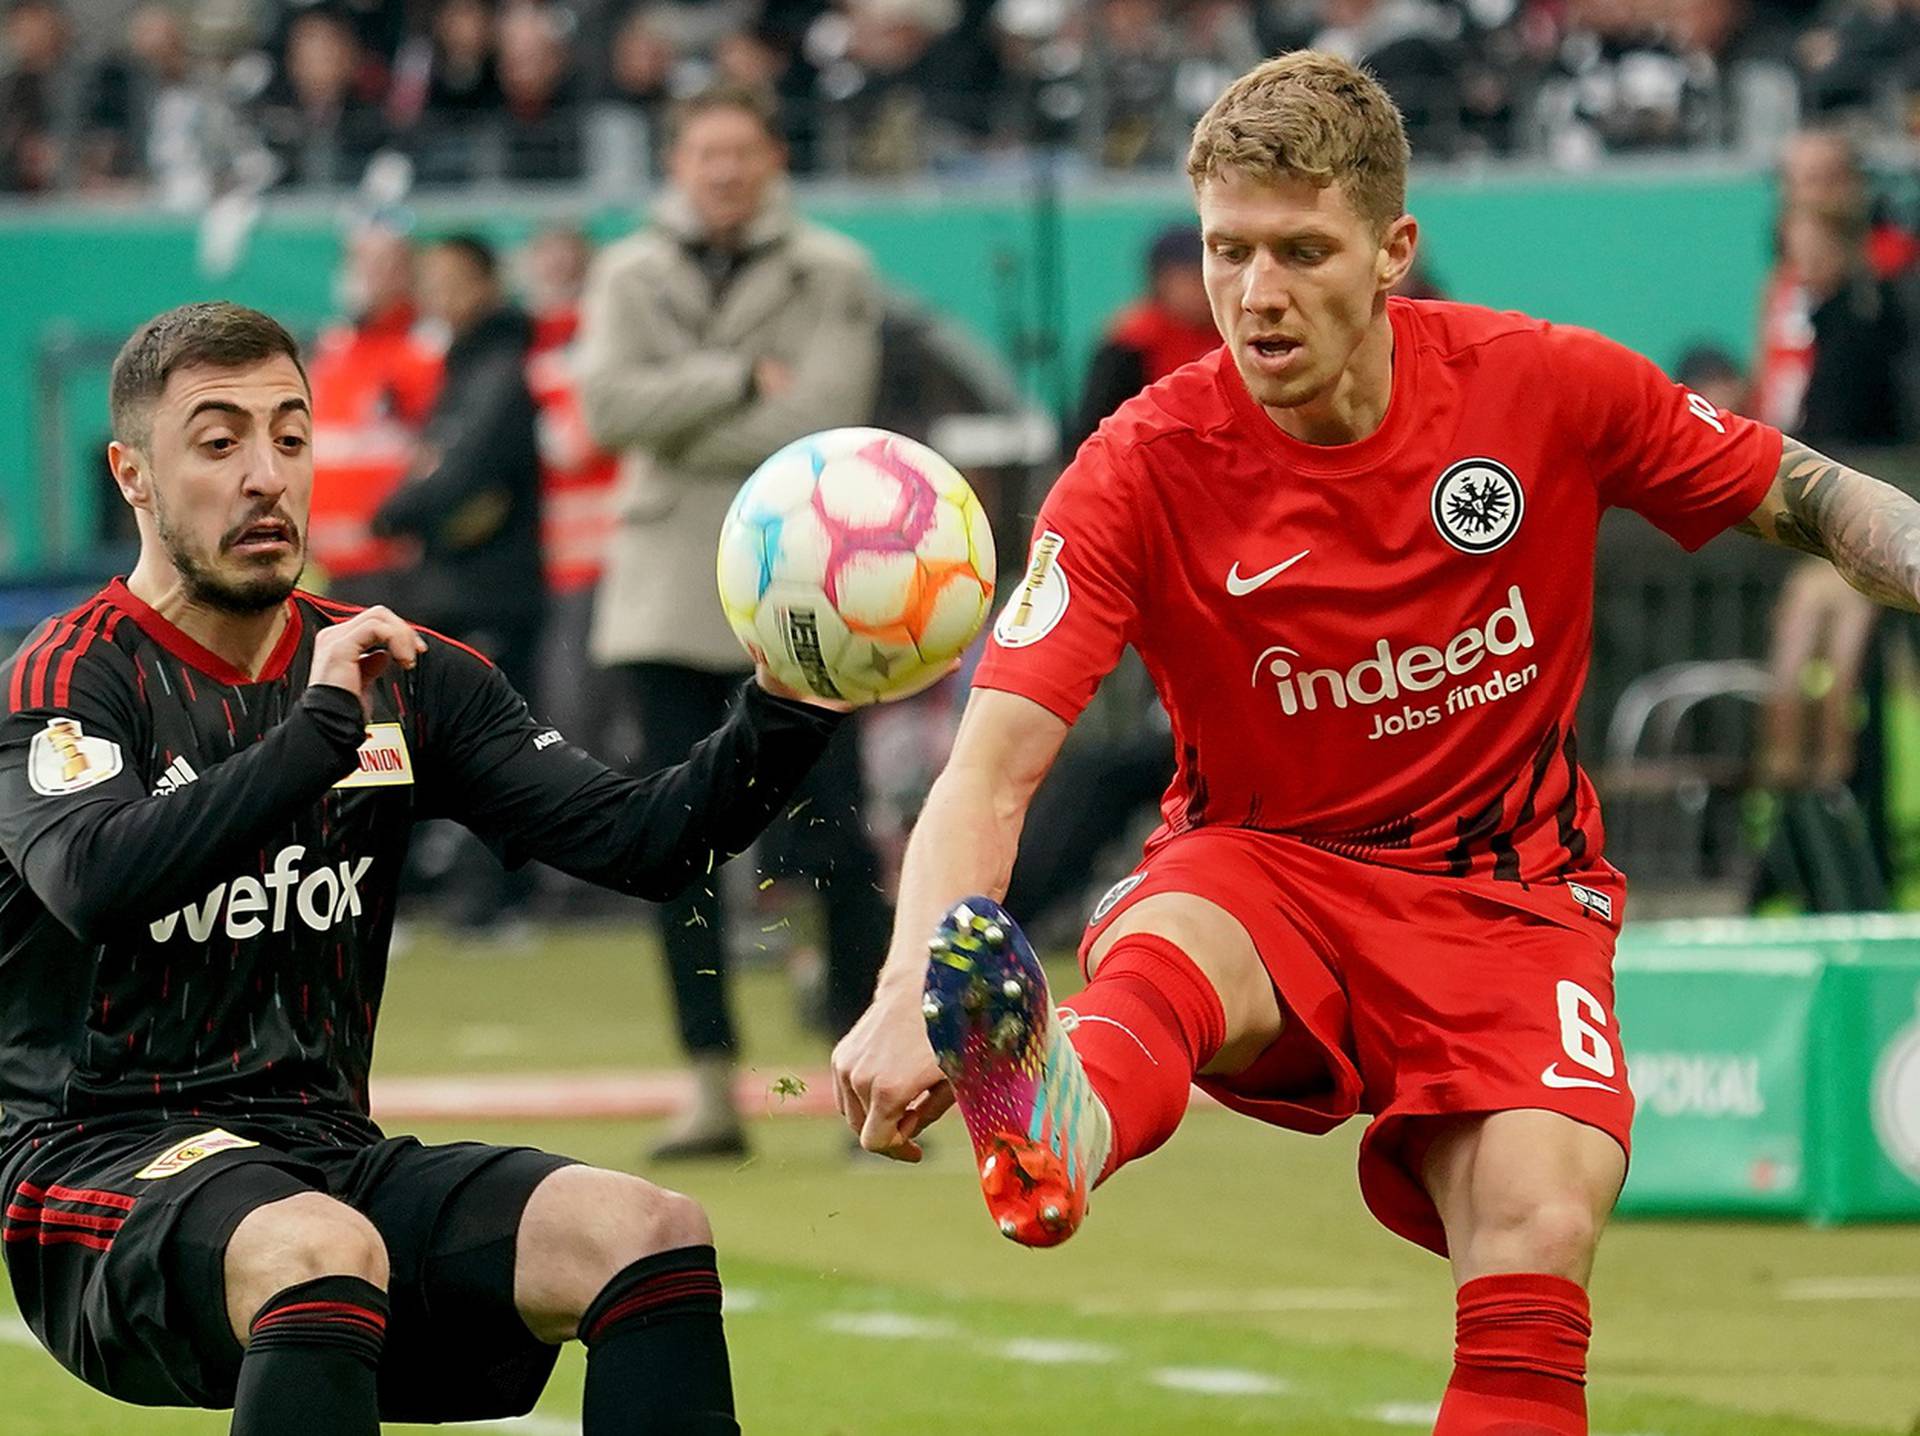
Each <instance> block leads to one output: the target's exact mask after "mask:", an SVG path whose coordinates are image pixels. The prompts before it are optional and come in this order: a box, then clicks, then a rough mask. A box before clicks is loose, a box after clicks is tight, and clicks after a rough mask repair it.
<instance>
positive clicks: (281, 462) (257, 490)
mask: <svg viewBox="0 0 1920 1436" xmlns="http://www.w3.org/2000/svg"><path fill="white" fill-rule="evenodd" d="M247 458H248V461H249V462H248V464H247V472H246V478H245V479H244V480H243V482H242V488H243V491H244V492H245V493H247V494H248V495H250V496H251V495H275V496H277V495H279V494H282V493H285V492H286V489H287V485H288V484H289V483H290V482H292V478H293V475H292V466H293V463H294V460H293V459H292V457H291V456H289V455H288V454H286V453H284V452H283V451H282V450H281V448H280V446H279V445H278V444H276V443H274V442H273V440H272V439H271V438H266V439H262V440H260V441H259V442H257V443H255V444H254V445H253V446H252V452H251V453H249V454H248V455H247Z"/></svg>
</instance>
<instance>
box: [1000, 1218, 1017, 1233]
mask: <svg viewBox="0 0 1920 1436" xmlns="http://www.w3.org/2000/svg"><path fill="white" fill-rule="evenodd" d="M1019 1230H1020V1226H1019V1223H1017V1222H1015V1221H1014V1219H1013V1218H1012V1217H1002V1218H1000V1235H1001V1236H1003V1237H1010V1236H1013V1235H1014V1234H1015V1233H1016V1232H1018V1231H1019Z"/></svg>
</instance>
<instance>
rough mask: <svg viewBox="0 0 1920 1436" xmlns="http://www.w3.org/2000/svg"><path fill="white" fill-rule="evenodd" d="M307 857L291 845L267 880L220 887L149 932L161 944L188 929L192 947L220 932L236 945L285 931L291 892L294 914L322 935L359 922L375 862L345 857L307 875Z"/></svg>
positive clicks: (244, 879)
mask: <svg viewBox="0 0 1920 1436" xmlns="http://www.w3.org/2000/svg"><path fill="white" fill-rule="evenodd" d="M306 854H307V849H306V846H305V845H304V844H301V843H290V844H288V845H287V846H286V847H284V848H282V849H280V851H279V852H277V853H275V854H274V855H273V861H272V863H270V864H269V865H268V868H267V872H266V875H265V877H261V878H256V877H254V876H252V875H251V874H246V873H243V874H241V875H240V876H238V877H235V878H231V879H228V880H227V881H225V882H219V883H215V884H214V885H213V888H212V889H211V890H210V891H209V892H208V893H207V895H206V896H205V897H204V898H202V899H201V900H200V901H199V902H197V903H188V904H186V905H185V906H184V907H180V908H176V909H175V910H174V911H172V912H170V913H168V914H167V915H166V916H165V917H162V918H156V919H155V920H154V921H153V922H151V923H149V924H147V932H148V933H149V934H150V935H151V936H152V938H153V940H154V941H155V942H167V941H169V940H171V939H172V937H173V935H174V933H175V932H176V931H178V930H179V929H180V928H181V927H182V926H183V925H184V927H185V928H186V933H187V939H188V941H190V942H206V941H207V940H209V939H210V938H211V937H212V936H213V934H214V932H215V931H216V930H219V931H223V932H224V933H225V934H226V936H228V937H230V938H234V939H236V940H240V939H245V938H250V937H258V936H260V935H261V934H262V933H264V932H285V931H286V928H287V918H288V912H287V908H288V903H287V893H288V890H289V889H292V891H293V903H292V907H293V911H294V914H295V915H296V916H298V917H299V919H300V921H301V922H303V923H304V924H306V926H308V927H309V928H312V929H314V930H315V931H317V932H325V931H326V930H327V929H328V928H330V927H332V926H333V925H334V924H335V923H337V922H339V921H340V920H341V919H342V918H347V917H359V916H360V913H361V902H360V882H361V880H362V879H363V878H365V877H366V875H367V870H368V869H369V868H371V867H372V866H373V859H372V858H370V857H368V858H357V859H353V858H342V859H341V860H340V861H339V862H338V863H335V864H334V865H333V866H331V867H323V868H318V869H316V870H315V871H313V872H310V873H303V872H302V871H301V869H300V860H301V859H302V858H303V857H305V856H306ZM223 919H224V921H223Z"/></svg>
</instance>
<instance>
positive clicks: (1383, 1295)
mask: <svg viewBox="0 0 1920 1436" xmlns="http://www.w3.org/2000/svg"><path fill="white" fill-rule="evenodd" d="M1406 1304H1407V1297H1406V1295H1405V1294H1404V1293H1402V1292H1396V1291H1368V1290H1366V1289H1364V1288H1360V1287H1350V1288H1342V1287H1325V1288H1322V1287H1272V1288H1268V1289H1266V1290H1264V1291H1247V1292H1238V1291H1173V1292H1167V1293H1166V1294H1165V1295H1163V1296H1160V1297H1158V1298H1156V1299H1155V1300H1152V1301H1146V1302H1142V1301H1124V1302H1123V1301H1088V1302H1081V1303H1080V1304H1079V1305H1078V1306H1076V1307H1075V1310H1076V1311H1078V1312H1079V1313H1080V1314H1081V1315H1082V1316H1138V1315H1140V1314H1141V1313H1142V1312H1143V1311H1145V1312H1153V1313H1156V1314H1158V1315H1161V1316H1201V1315H1208V1314H1214V1313H1219V1312H1228V1311H1231V1312H1248V1311H1255V1312H1285V1311H1388V1310H1392V1309H1394V1308H1396V1307H1403V1306H1405V1305H1406Z"/></svg>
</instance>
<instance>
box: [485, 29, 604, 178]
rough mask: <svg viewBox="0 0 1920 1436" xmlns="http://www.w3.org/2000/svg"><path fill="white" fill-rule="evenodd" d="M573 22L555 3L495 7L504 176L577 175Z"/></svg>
mask: <svg viewBox="0 0 1920 1436" xmlns="http://www.w3.org/2000/svg"><path fill="white" fill-rule="evenodd" d="M574 25H575V22H574V17H573V12H572V11H571V10H568V9H566V8H565V7H563V6H560V5H542V4H530V3H523V0H516V3H513V4H510V5H508V6H507V7H506V9H504V10H503V11H501V13H500V29H499V42H498V48H499V56H500V59H499V69H500V92H501V94H502V96H503V97H504V99H505V101H506V104H505V138H504V148H505V157H504V158H505V165H504V169H505V174H506V177H507V178H508V179H517V180H572V179H578V178H580V174H581V166H582V155H583V151H582V132H581V100H582V98H583V97H582V93H581V88H580V82H579V76H578V75H577V73H576V71H575V61H574V54H573V39H574V36H573V31H574Z"/></svg>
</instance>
